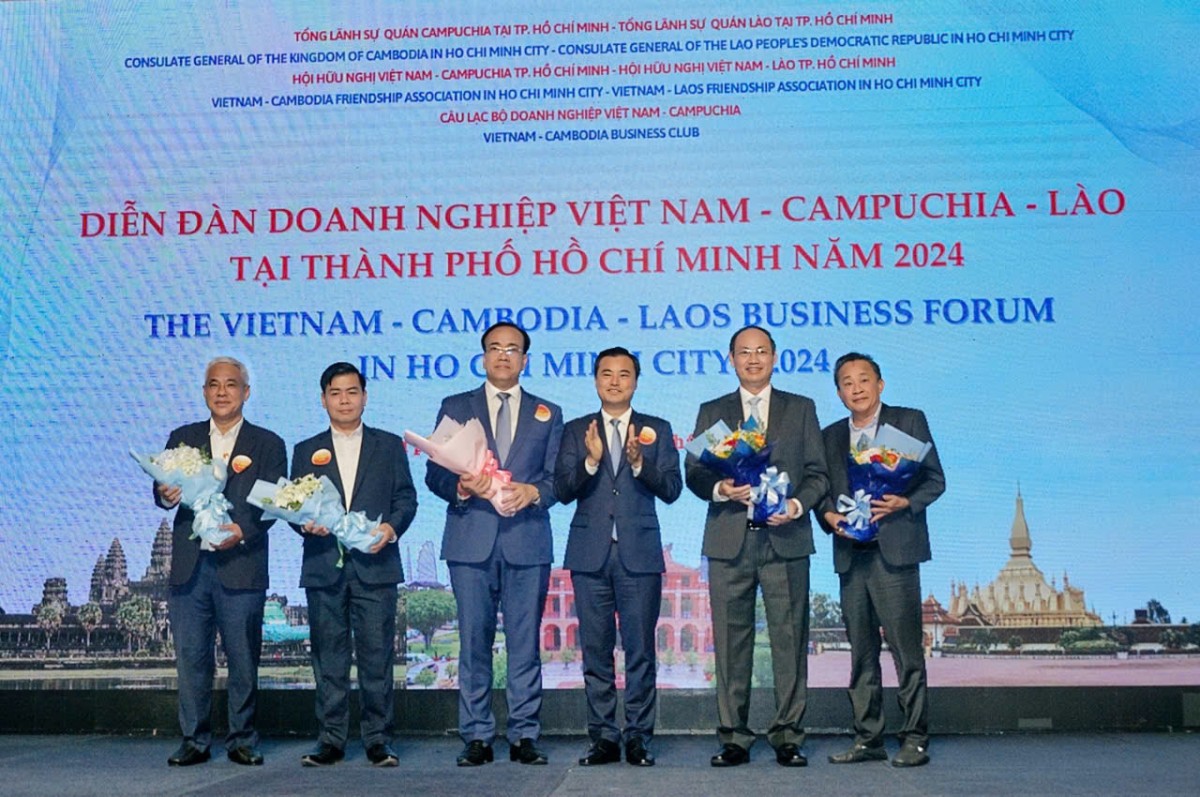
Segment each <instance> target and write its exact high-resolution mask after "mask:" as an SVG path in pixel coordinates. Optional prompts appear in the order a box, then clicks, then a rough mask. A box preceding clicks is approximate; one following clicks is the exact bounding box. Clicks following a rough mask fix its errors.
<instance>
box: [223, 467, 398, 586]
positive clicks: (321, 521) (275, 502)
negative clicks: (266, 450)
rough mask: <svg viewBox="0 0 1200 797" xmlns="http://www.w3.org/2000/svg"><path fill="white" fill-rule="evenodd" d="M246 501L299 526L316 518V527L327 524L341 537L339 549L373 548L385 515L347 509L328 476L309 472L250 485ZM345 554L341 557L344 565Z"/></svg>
mask: <svg viewBox="0 0 1200 797" xmlns="http://www.w3.org/2000/svg"><path fill="white" fill-rule="evenodd" d="M246 501H247V502H248V503H250V504H251V505H253V506H257V507H259V508H260V509H262V511H263V514H264V515H266V516H267V517H273V518H279V519H280V520H284V521H287V522H288V523H295V524H296V525H297V526H303V525H304V524H306V523H308V522H309V521H312V524H313V525H314V526H324V527H325V528H327V529H329V533H330V534H332V535H333V536H334V537H336V538H337V543H338V551H339V552H340V553H342V554H344V553H345V549H346V548H354V549H357V550H359V551H370V549H371V546H373V545H374V544H375V543H377V542H378V541H379V538H378V537H377V536H376V535H375V534H374V533H373V532H374V531H375V529H376V528H378V526H379V523H380V521H382V520H383V517H382V516H380V517H379V518H378V519H377V520H371V519H369V518H368V517H367V515H366V513H365V512H357V511H356V512H347V511H346V509H345V507H344V506H343V505H342V495H341V493H339V492H338V489H337V487H335V486H334V484H333V482H332V481H330V480H329V477H328V476H321V477H317V476H316V475H315V474H312V473H308V474H305V475H304V476H301V477H300V478H298V479H293V480H288V479H283V478H281V479H280V480H279V481H278V482H276V483H275V484H272V483H271V482H269V481H264V480H263V479H259V480H257V481H256V482H254V486H253V487H252V488H250V494H249V495H248V496H246ZM342 564H343V557H342V556H339V557H338V563H337V566H338V567H341V566H342Z"/></svg>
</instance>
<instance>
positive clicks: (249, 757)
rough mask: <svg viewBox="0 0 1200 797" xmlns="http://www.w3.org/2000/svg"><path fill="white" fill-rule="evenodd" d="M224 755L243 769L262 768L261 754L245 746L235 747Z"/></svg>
mask: <svg viewBox="0 0 1200 797" xmlns="http://www.w3.org/2000/svg"><path fill="white" fill-rule="evenodd" d="M225 755H226V756H227V757H228V758H229V760H230V761H232V762H233V763H235V764H241V765H242V766H244V767H257V766H262V762H263V757H262V753H260V752H258V751H257V750H255V749H254V748H253V747H249V746H247V745H242V746H240V747H235V748H233V749H232V750H230V751H229V752H228V753H226V754H225Z"/></svg>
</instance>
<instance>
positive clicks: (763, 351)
mask: <svg viewBox="0 0 1200 797" xmlns="http://www.w3.org/2000/svg"><path fill="white" fill-rule="evenodd" d="M770 353H771V350H770V349H768V348H767V347H766V346H759V347H757V348H754V349H750V348H741V349H735V350H734V352H733V356H734V357H741V358H742V359H745V358H747V357H749V356H750V355H751V354H757V355H758V356H759V357H766V356H767V355H769V354H770Z"/></svg>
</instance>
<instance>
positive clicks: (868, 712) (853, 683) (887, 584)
mask: <svg viewBox="0 0 1200 797" xmlns="http://www.w3.org/2000/svg"><path fill="white" fill-rule="evenodd" d="M840 578H841V586H842V589H841V593H842V594H841V597H842V616H843V618H844V619H845V622H846V636H847V637H848V638H849V639H850V656H851V664H850V689H849V694H850V704H851V706H852V707H853V709H854V733H855V741H857V742H859V743H860V744H867V745H873V744H879V743H880V741H881V740H882V737H883V724H884V720H883V674H882V671H881V669H880V663H879V657H880V652H881V649H882V642H881V640H880V637H879V629H880V627H881V626H882V627H883V632H884V634H885V635H886V637H887V642H888V647H889V648H890V649H891V651H892V661H893V662H894V663H895V665H896V678H897V680H898V682H899V685H900V690H899V701H900V708H901V710H902V711H903V712H904V725H903V726H902V727H901V728H900V734H899V735H900V738H901V739H902V740H905V739H911V740H912V741H915V742H917V743H918V744H922V745H923V744H926V743H927V742H928V739H929V690H928V683H927V681H926V677H925V647H924V636H923V632H922V629H921V572H920V567H919V566H918V565H908V566H905V567H892V566H891V565H889V564H888V563H887V562H885V561H884V560H883V556H882V555H881V554H880V553H879V550H878V548H875V549H864V550H856V551H855V552H854V558H853V561H852V563H851V565H850V569H849V570H848V571H847V572H845V573H842V574H840Z"/></svg>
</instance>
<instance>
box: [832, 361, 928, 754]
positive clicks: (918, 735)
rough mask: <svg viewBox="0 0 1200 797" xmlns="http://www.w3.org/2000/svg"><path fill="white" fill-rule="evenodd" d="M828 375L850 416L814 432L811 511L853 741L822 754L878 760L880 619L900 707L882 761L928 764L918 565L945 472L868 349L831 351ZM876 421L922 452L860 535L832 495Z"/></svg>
mask: <svg viewBox="0 0 1200 797" xmlns="http://www.w3.org/2000/svg"><path fill="white" fill-rule="evenodd" d="M834 383H835V384H836V385H837V394H838V398H840V399H841V400H842V404H844V405H845V407H846V409H848V410H849V411H850V417H848V418H843V419H842V420H840V421H837V422H836V423H833V424H830V425H829V426H827V427H825V429H824V430H823V431H822V436H823V438H824V441H825V456H826V460H827V465H828V469H829V479H830V490H829V495H827V496H826V497H825V500H824V501H823V502H822V503H821V506H820V507H819V510H818V515H819V517H820V519H821V526H822V528H823V529H824V530H825V531H826V532H827V533H830V534H832V535H833V564H834V568H835V569H836V570H837V573H838V576H839V578H840V580H841V603H842V616H843V617H844V618H845V621H846V636H847V637H848V638H849V640H850V651H851V666H850V689H849V694H850V703H851V706H852V707H853V710H854V745H853V746H852V747H851V748H850V749H849V750H846V751H845V752H842V753H838V754H836V755H832V756H830V757H829V761H830V762H831V763H834V764H856V763H860V762H864V761H886V760H887V751H886V750H884V747H883V729H884V719H883V683H882V674H881V671H880V663H879V656H880V649H881V640H880V637H879V628H880V626H882V627H883V631H884V635H885V636H886V638H887V641H888V646H889V647H890V648H891V652H892V658H893V660H894V661H895V665H896V675H897V678H898V680H899V685H900V690H899V698H900V707H901V709H902V710H903V712H904V725H903V727H902V728H901V729H900V733H899V736H900V739H901V747H900V751H899V752H898V753H896V755H895V757H894V758H893V759H892V765H893V766H897V767H914V766H921V765H922V764H926V763H928V762H929V754H928V752H927V750H928V747H929V700H928V687H927V680H926V675H925V651H924V644H923V641H924V640H923V634H922V629H921V575H920V563H921V562H925V561H928V560H929V559H930V551H929V527H928V525H927V524H926V520H925V509H926V507H928V506H929V505H930V504H931V503H933V502H934V501H936V500H937V498H938V496H940V495H941V494H942V493H943V492H944V491H945V489H946V480H945V477H944V476H943V474H942V465H941V462H940V461H939V460H938V455H937V448H936V447H935V446H933V437H932V435H931V434H930V432H929V424H928V423H927V422H926V420H925V415H924V413H922V412H921V411H920V410H914V409H908V408H905V407H890V406H888V405H886V404H884V403H883V401H882V396H883V376H882V373H881V372H880V368H879V365H878V364H877V363H876V362H875V361H874V360H873V359H871V357H870V356H868V355H866V354H859V353H858V352H850V353H849V354H845V355H843V356H841V357H839V358H838V360H837V364H836V366H835V367H834ZM885 425H887V426H891V427H893V428H895V429H897V430H899V431H900V432H904V433H905V434H907V435H910V436H911V437H913V438H916V439H917V440H919V441H921V442H926V443H929V444H930V445H929V451H928V453H927V454H926V455H925V457H924V459H923V460H921V464H920V470H919V471H918V472H917V473H916V475H915V476H914V477H912V480H911V481H910V482H908V484H907V485H906V486H905V487H904V488H902V490H903V494H898V495H892V494H884V495H882V496H878V497H874V498H873V500H871V501H870V521H871V523H872V524H874V525H875V526H877V527H878V534H877V535H876V536H875V537H874V538H873V539H866V540H863V539H857V537H862V536H865V535H862V534H857V535H852V534H851V533H850V531H849V529H848V525H849V524H848V522H847V516H846V515H845V514H842V513H841V512H839V511H838V506H837V503H836V502H837V500H838V497H839V496H849V495H850V493H851V485H850V475H849V470H850V464H849V463H850V456H851V452H852V451H863V450H865V449H869V448H870V447H871V445H872V442H873V441H874V439H875V437H876V436H877V435H878V434H879V431H880V430H881V429H882V428H883V427H884V426H885Z"/></svg>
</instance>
